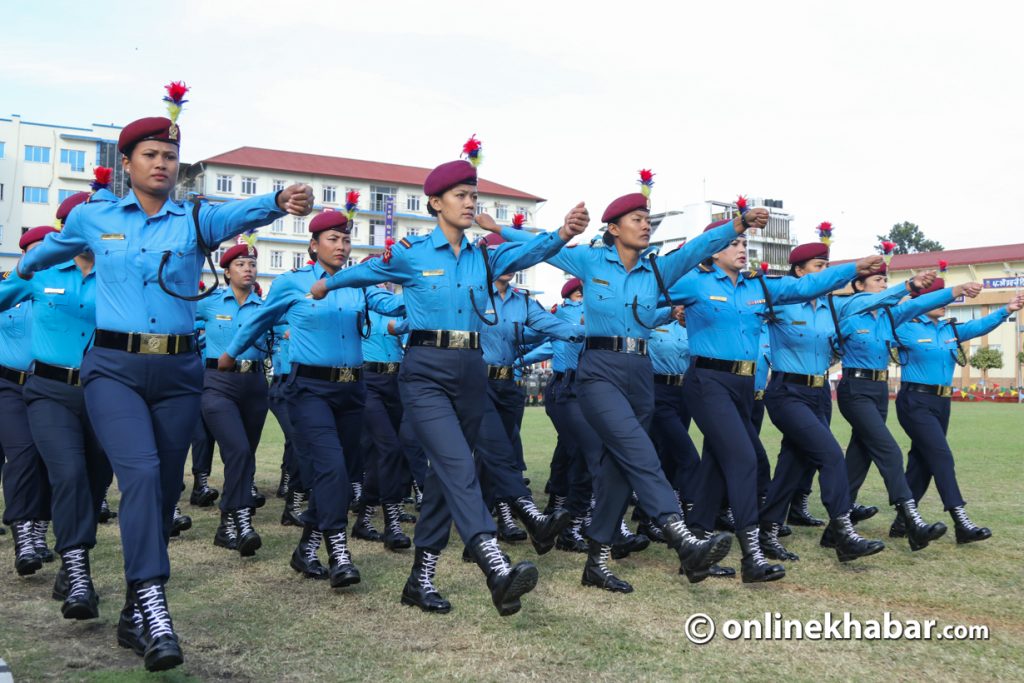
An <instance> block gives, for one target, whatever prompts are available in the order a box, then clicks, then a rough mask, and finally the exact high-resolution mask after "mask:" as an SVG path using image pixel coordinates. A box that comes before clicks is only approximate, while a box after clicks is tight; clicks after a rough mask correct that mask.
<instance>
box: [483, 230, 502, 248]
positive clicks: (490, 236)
mask: <svg viewBox="0 0 1024 683" xmlns="http://www.w3.org/2000/svg"><path fill="white" fill-rule="evenodd" d="M480 241H481V242H483V243H484V244H486V245H487V246H488V248H490V247H496V246H498V245H499V244H505V242H506V240H505V238H504V237H502V236H501V235H500V234H498V233H496V232H489V233H487V234H486V235H484V236H483V237H482V238H481V239H480Z"/></svg>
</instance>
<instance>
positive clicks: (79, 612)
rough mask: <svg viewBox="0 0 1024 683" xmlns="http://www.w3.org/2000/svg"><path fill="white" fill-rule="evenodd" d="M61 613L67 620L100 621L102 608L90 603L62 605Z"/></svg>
mask: <svg viewBox="0 0 1024 683" xmlns="http://www.w3.org/2000/svg"><path fill="white" fill-rule="evenodd" d="M60 613H61V614H63V615H64V618H65V619H75V620H76V621H85V620H87V619H98V618H99V616H100V608H99V605H94V604H91V603H88V602H73V603H70V604H68V603H65V604H63V605H61V607H60Z"/></svg>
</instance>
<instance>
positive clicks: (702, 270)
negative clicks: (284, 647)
mask: <svg viewBox="0 0 1024 683" xmlns="http://www.w3.org/2000/svg"><path fill="white" fill-rule="evenodd" d="M712 271H713V269H712V268H711V267H709V266H705V265H704V264H703V263H701V264H699V265H698V266H697V272H698V273H710V272H712Z"/></svg>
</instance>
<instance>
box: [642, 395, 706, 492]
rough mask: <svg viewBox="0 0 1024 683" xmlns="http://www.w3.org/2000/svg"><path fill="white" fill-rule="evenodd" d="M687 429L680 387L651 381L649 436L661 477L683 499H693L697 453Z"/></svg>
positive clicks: (684, 403)
mask: <svg viewBox="0 0 1024 683" xmlns="http://www.w3.org/2000/svg"><path fill="white" fill-rule="evenodd" d="M689 429H690V411H689V410H688V409H687V408H686V401H685V400H684V399H683V388H682V387H681V386H679V387H673V386H669V385H667V384H655V385H654V419H653V420H652V421H651V439H652V440H653V441H654V447H655V448H656V449H657V450H658V457H659V458H660V459H661V467H662V469H663V470H664V471H665V477H666V478H667V479H668V480H669V483H671V484H672V488H674V489H675V490H676V491H679V495H680V498H682V499H683V501H684V502H687V503H689V502H692V501H693V499H694V496H695V493H696V492H695V490H694V485H695V483H696V477H697V468H698V467H700V456H699V455H698V454H697V447H696V446H694V445H693V439H691V438H690V432H689Z"/></svg>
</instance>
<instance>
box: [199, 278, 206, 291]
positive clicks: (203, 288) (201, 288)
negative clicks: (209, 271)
mask: <svg viewBox="0 0 1024 683" xmlns="http://www.w3.org/2000/svg"><path fill="white" fill-rule="evenodd" d="M199 291H200V292H205V291H206V283H205V282H203V281H202V280H200V281H199Z"/></svg>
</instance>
